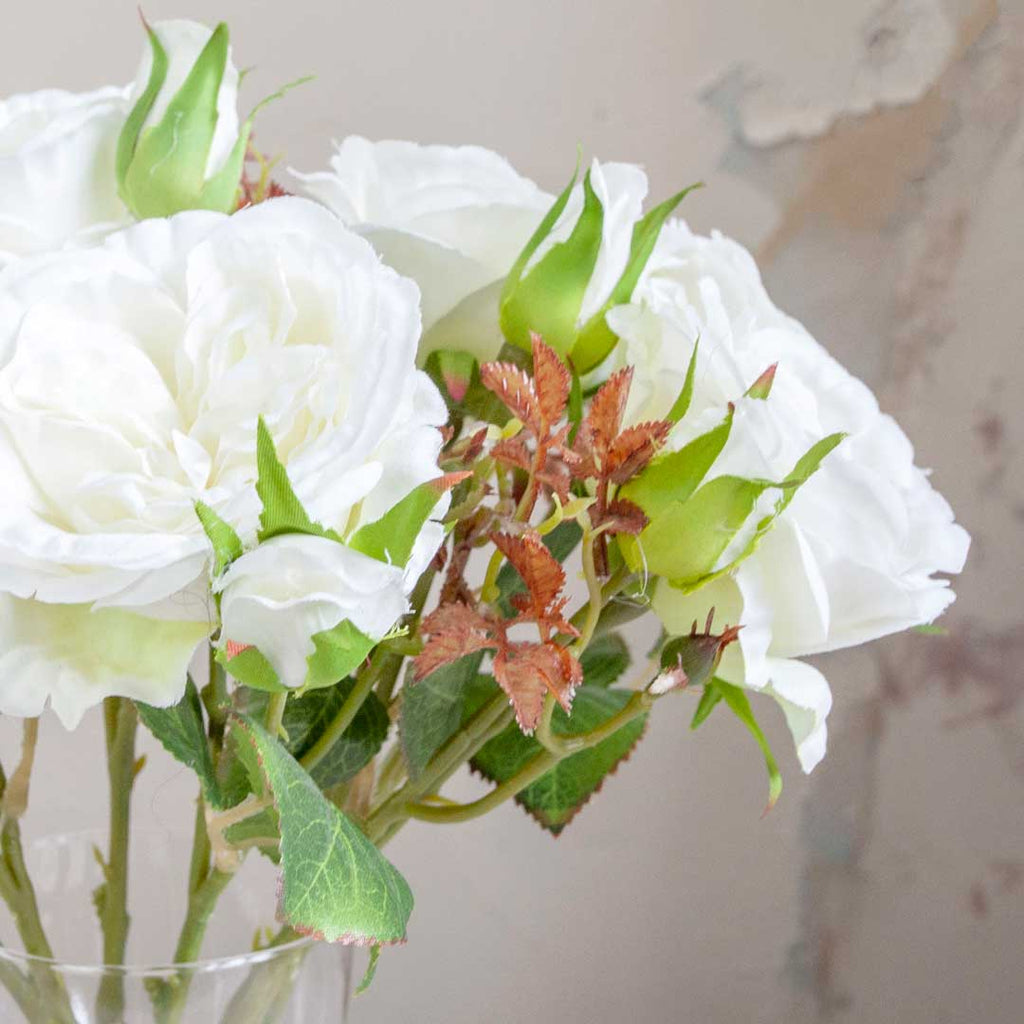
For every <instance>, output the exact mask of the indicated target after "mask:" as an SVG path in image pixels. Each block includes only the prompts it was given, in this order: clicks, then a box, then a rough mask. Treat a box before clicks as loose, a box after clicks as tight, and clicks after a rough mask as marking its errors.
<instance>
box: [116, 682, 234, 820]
mask: <svg viewBox="0 0 1024 1024" xmlns="http://www.w3.org/2000/svg"><path fill="white" fill-rule="evenodd" d="M135 703H136V707H137V708H138V711H139V718H141V719H142V722H143V724H144V725H145V726H146V728H147V729H148V730H149V731H150V732H151V733H152V734H153V735H154V736H155V737H156V738H157V740H159V741H160V744H161V746H163V748H164V750H166V751H167V753H168V754H170V755H171V757H173V758H174V759H175V760H176V761H180V762H181V763H182V764H183V765H186V766H187V767H189V768H191V769H192V771H194V772H195V773H196V775H197V776H199V783H200V785H201V786H202V787H203V796H204V797H205V798H206V801H207V803H209V804H210V805H211V806H213V807H218V808H219V807H224V806H225V803H224V797H223V795H222V794H221V790H220V786H219V785H218V784H217V777H216V775H215V774H214V769H213V758H212V756H211V755H210V744H209V742H208V741H207V738H206V728H205V726H204V725H203V706H202V702H201V701H200V700H199V691H198V690H196V686H195V683H193V682H192V680H191V679H189V680H188V683H187V684H186V686H185V695H184V696H183V697H182V698H181V700H180V701H178V703H177V704H174V705H172V706H171V707H169V708H156V707H153V706H152V705H150V704H143V703H142V701H136V702H135Z"/></svg>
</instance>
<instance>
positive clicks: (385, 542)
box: [348, 477, 448, 568]
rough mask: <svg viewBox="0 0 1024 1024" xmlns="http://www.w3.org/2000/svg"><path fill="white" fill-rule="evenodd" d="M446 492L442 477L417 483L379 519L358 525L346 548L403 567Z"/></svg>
mask: <svg viewBox="0 0 1024 1024" xmlns="http://www.w3.org/2000/svg"><path fill="white" fill-rule="evenodd" d="M447 490H448V481H447V480H446V479H445V478H444V477H439V478H437V479H436V480H428V481H427V482H426V483H424V484H420V485H419V487H415V488H413V490H411V491H410V492H409V493H408V494H407V495H406V496H405V497H404V498H403V499H402V500H401V501H400V502H398V504H397V505H395V506H393V507H392V508H391V509H390V510H388V511H387V512H385V513H384V515H382V516H381V517H380V519H377V520H374V522H372V523H367V524H366V525H365V526H361V527H360V528H359V529H358V530H357V531H356V532H355V533H354V534H353V535H352V536H351V537H350V538H349V540H348V546H349V547H350V548H351V549H352V550H353V551H359V552H361V553H362V554H364V555H369V557H370V558H375V559H377V561H378V562H387V563H388V564H389V565H397V566H401V567H403V568H404V567H405V564H406V563H407V562H408V561H409V556H410V555H411V554H412V549H413V545H414V544H415V543H416V538H417V537H418V536H419V535H420V531H421V530H422V529H423V527H424V525H425V524H426V522H427V520H428V519H429V518H430V514H431V513H432V512H433V511H434V509H435V508H437V503H438V502H439V501H440V500H441V498H442V497H443V496H444V494H445V492H446V491H447Z"/></svg>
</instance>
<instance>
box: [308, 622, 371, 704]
mask: <svg viewBox="0 0 1024 1024" xmlns="http://www.w3.org/2000/svg"><path fill="white" fill-rule="evenodd" d="M313 645H314V647H315V650H314V651H313V653H312V654H311V655H310V656H309V658H308V659H307V660H306V681H305V682H304V683H303V685H302V688H303V689H304V690H318V689H321V688H322V687H324V686H333V685H334V684H335V683H337V682H338V680H340V679H344V678H345V677H346V676H347V675H349V674H350V673H352V672H354V671H355V670H356V669H357V668H359V666H360V665H361V664H362V663H363V662H364V661H365V660H366V657H367V655H368V654H369V653H370V651H372V650H373V648H374V647H376V646H377V641H376V640H371V639H370V637H368V636H367V635H366V634H365V633H363V632H362V631H361V630H359V629H357V628H356V627H355V626H354V625H353V624H352V622H351V621H350V620H349V619H343V620H342V621H341V622H339V623H338V625H336V626H335V627H334V628H333V629H325V630H324V631H323V632H322V633H315V634H314V635H313Z"/></svg>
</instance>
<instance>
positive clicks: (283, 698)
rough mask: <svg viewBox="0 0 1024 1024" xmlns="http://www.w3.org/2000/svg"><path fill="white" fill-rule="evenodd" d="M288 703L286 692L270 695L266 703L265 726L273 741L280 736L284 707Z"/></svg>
mask: <svg viewBox="0 0 1024 1024" xmlns="http://www.w3.org/2000/svg"><path fill="white" fill-rule="evenodd" d="M287 703H288V691H287V690H283V691H282V692H281V693H272V694H271V695H270V700H269V701H268V702H267V717H266V720H265V725H266V727H267V732H269V733H270V735H271V737H272V738H273V739H275V740H276V739H277V738H278V736H279V735H280V734H281V723H282V722H283V721H284V706H285V704H287Z"/></svg>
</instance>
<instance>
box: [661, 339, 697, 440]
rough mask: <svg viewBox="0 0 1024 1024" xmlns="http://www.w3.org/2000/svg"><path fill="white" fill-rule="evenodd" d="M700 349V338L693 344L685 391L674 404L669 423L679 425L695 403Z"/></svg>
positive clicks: (669, 414)
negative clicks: (691, 404)
mask: <svg viewBox="0 0 1024 1024" xmlns="http://www.w3.org/2000/svg"><path fill="white" fill-rule="evenodd" d="M699 347H700V338H699V337H698V338H697V340H696V341H695V342H694V343H693V354H692V355H691V356H690V363H689V365H688V366H687V367H686V380H684V381H683V390H682V391H680V392H679V397H678V398H677V399H676V400H675V401H674V402H673V403H672V408H671V409H669V411H668V413H667V414H666V416H665V419H667V420H668V421H669V423H678V422H679V421H680V420H681V419H682V418H683V417H684V416H685V415H686V414H687V413H688V412H689V411H690V403H691V402H692V401H693V384H694V380H695V379H696V376H697V349H698V348H699Z"/></svg>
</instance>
